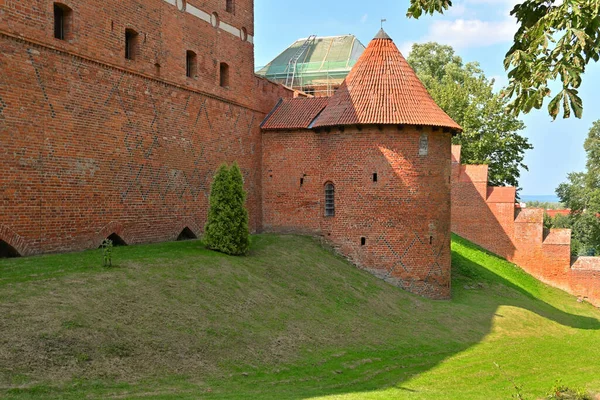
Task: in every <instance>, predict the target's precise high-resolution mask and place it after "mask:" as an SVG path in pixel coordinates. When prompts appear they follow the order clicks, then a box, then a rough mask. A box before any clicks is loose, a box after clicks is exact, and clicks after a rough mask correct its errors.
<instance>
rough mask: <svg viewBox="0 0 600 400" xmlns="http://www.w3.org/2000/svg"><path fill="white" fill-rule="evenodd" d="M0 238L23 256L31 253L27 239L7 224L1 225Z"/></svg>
mask: <svg viewBox="0 0 600 400" xmlns="http://www.w3.org/2000/svg"><path fill="white" fill-rule="evenodd" d="M0 240H3V241H5V242H6V243H8V244H9V245H10V246H12V247H13V248H14V249H15V250H16V251H17V252H18V253H19V254H20V255H21V256H27V255H29V248H28V247H27V244H26V243H25V239H23V237H22V236H20V235H19V234H18V233H16V232H14V231H13V230H12V229H10V228H9V227H8V226H6V225H0Z"/></svg>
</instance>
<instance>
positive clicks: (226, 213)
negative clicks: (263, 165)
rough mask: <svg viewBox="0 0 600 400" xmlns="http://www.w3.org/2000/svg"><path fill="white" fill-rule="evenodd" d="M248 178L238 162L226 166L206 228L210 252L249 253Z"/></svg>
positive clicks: (213, 195) (216, 185)
mask: <svg viewBox="0 0 600 400" xmlns="http://www.w3.org/2000/svg"><path fill="white" fill-rule="evenodd" d="M245 202H246V192H245V191H244V178H243V176H242V172H241V171H240V168H239V167H238V165H237V163H234V164H233V165H232V166H231V168H229V167H227V165H222V166H221V167H220V168H219V170H218V171H217V174H216V175H215V177H214V180H213V183H212V186H211V190H210V209H209V211H208V219H207V222H206V226H205V228H204V242H205V244H206V246H207V247H208V248H209V249H212V250H217V251H220V252H222V253H226V254H231V255H243V254H246V253H247V252H248V250H249V248H250V236H249V231H248V211H247V210H246V207H245Z"/></svg>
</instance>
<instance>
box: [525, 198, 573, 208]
mask: <svg viewBox="0 0 600 400" xmlns="http://www.w3.org/2000/svg"><path fill="white" fill-rule="evenodd" d="M525 204H526V205H527V208H543V209H544V210H562V209H564V208H565V206H564V205H563V204H562V203H559V202H551V201H539V200H533V201H526V202H525Z"/></svg>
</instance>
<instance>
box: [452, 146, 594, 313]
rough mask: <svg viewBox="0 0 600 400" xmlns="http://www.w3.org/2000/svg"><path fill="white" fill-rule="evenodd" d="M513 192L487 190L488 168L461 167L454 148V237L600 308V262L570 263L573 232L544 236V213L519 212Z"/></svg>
mask: <svg viewBox="0 0 600 400" xmlns="http://www.w3.org/2000/svg"><path fill="white" fill-rule="evenodd" d="M515 194H516V191H515V188H512V187H489V186H488V167H487V165H461V163H460V146H453V148H452V232H454V233H456V234H458V235H460V236H462V237H464V238H466V239H468V240H470V241H472V242H474V243H477V244H478V245H480V246H481V247H483V248H485V249H487V250H489V251H491V252H493V253H495V254H497V255H499V256H501V257H503V258H506V259H507V260H509V261H512V262H514V263H515V264H517V265H519V266H520V267H521V268H523V269H524V270H525V271H527V272H529V273H530V274H532V275H533V276H535V277H536V278H538V279H539V280H541V281H543V282H545V283H547V284H549V285H551V286H555V287H558V288H560V289H563V290H566V291H567V292H570V293H572V294H574V295H577V296H580V297H582V298H585V299H587V300H588V301H590V302H591V303H593V304H596V305H599V306H600V257H579V258H577V259H573V260H572V259H571V231H570V230H569V229H551V230H550V231H549V232H545V231H544V222H543V218H544V210H542V209H518V208H515Z"/></svg>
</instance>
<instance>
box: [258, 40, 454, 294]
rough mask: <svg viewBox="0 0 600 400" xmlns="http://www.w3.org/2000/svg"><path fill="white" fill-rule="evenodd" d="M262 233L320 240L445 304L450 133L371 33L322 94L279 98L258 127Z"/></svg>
mask: <svg viewBox="0 0 600 400" xmlns="http://www.w3.org/2000/svg"><path fill="white" fill-rule="evenodd" d="M262 128H263V165H262V168H263V226H264V228H265V229H266V230H269V231H276V232H304V233H311V234H318V235H322V236H323V237H324V238H325V239H326V240H328V241H329V242H330V243H331V244H333V245H334V246H335V247H336V248H337V249H338V251H339V252H340V253H342V254H344V255H345V256H346V257H348V258H350V259H351V260H352V261H353V262H354V263H355V264H357V265H358V266H360V267H361V268H363V269H365V270H368V271H370V272H371V273H373V274H375V275H377V276H379V277H381V278H383V279H385V280H386V281H388V282H390V283H392V284H395V285H397V286H400V287H402V288H405V289H407V290H409V291H411V292H413V293H417V294H420V295H423V296H427V297H430V298H436V299H445V298H449V297H450V174H451V161H450V160H451V135H452V134H453V133H455V132H458V131H459V130H460V129H461V128H460V126H458V125H457V124H456V123H455V122H454V121H453V120H452V119H451V118H450V117H448V115H446V114H445V113H444V112H443V111H442V110H441V109H440V108H439V107H438V106H437V104H435V102H434V101H433V99H432V98H431V96H430V95H429V94H428V93H427V90H426V89H425V87H424V86H423V84H422V83H421V82H420V81H419V79H418V78H417V76H416V74H415V72H414V71H413V70H412V69H411V68H410V66H409V65H408V63H407V62H406V60H405V59H404V57H403V56H402V55H401V54H400V52H399V50H398V48H397V47H396V45H395V44H394V42H393V41H392V39H391V38H390V37H389V36H388V35H387V34H386V33H385V32H384V31H383V30H381V31H380V32H379V33H378V34H377V36H376V37H375V38H374V39H373V40H372V41H371V43H370V44H369V45H368V46H367V48H366V50H365V52H364V53H363V55H362V56H361V57H360V59H359V60H358V62H357V63H356V65H355V66H354V68H353V69H352V71H351V72H350V74H349V75H348V77H347V78H346V80H345V81H344V83H343V84H342V86H341V87H340V88H339V89H338V91H337V92H336V93H335V95H334V96H332V97H331V98H325V99H324V98H309V99H302V98H300V99H289V100H282V101H280V102H279V104H278V105H277V106H276V107H275V109H274V110H273V111H272V112H271V114H269V116H268V117H267V119H266V120H265V121H264V122H263V125H262Z"/></svg>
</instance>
